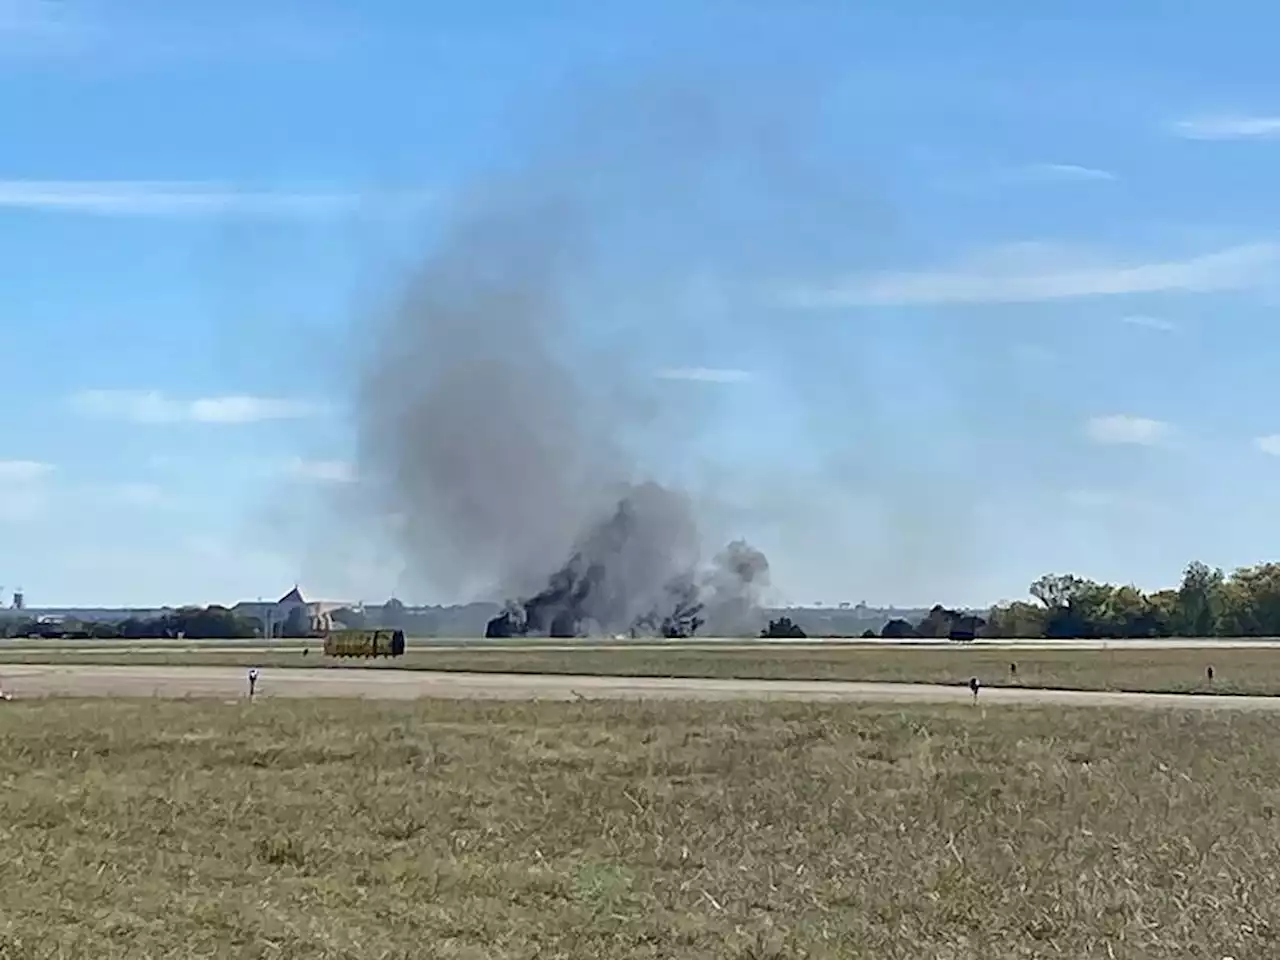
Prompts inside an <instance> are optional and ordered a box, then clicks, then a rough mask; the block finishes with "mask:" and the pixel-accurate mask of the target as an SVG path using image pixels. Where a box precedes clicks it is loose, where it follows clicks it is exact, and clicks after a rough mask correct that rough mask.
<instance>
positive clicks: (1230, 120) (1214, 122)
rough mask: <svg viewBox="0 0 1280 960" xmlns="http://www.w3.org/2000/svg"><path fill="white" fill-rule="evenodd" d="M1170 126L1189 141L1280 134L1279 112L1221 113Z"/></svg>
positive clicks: (1264, 136)
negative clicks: (1274, 113) (1267, 113)
mask: <svg viewBox="0 0 1280 960" xmlns="http://www.w3.org/2000/svg"><path fill="white" fill-rule="evenodd" d="M1169 127H1170V129H1171V130H1172V131H1173V132H1174V133H1175V134H1177V135H1178V136H1180V137H1183V138H1184V139H1187V140H1266V139H1270V138H1272V137H1280V115H1266V116H1256V115H1254V116H1250V115H1247V114H1218V115H1211V116H1200V117H1190V118H1188V119H1185V120H1177V121H1175V122H1174V123H1171V124H1170V125H1169Z"/></svg>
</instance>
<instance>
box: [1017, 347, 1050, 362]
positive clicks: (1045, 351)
mask: <svg viewBox="0 0 1280 960" xmlns="http://www.w3.org/2000/svg"><path fill="white" fill-rule="evenodd" d="M1012 350H1013V357H1014V359H1015V360H1020V361H1022V362H1023V363H1049V362H1051V361H1053V360H1054V359H1055V357H1054V353H1053V351H1052V350H1050V349H1049V348H1048V347H1046V346H1044V345H1043V344H1039V343H1016V344H1014V345H1013V348H1012Z"/></svg>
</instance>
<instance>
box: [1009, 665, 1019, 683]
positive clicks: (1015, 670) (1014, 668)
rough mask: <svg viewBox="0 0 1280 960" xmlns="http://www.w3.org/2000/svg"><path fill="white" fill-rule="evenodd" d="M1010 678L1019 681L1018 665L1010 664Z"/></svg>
mask: <svg viewBox="0 0 1280 960" xmlns="http://www.w3.org/2000/svg"><path fill="white" fill-rule="evenodd" d="M1009 676H1010V677H1012V678H1013V679H1014V680H1017V679H1018V665H1017V664H1016V663H1011V664H1009Z"/></svg>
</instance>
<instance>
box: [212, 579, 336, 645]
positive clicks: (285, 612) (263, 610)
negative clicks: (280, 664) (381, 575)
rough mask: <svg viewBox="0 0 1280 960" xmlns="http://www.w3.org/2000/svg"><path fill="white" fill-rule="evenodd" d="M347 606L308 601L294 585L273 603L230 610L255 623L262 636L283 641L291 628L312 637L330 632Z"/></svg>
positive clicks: (248, 604)
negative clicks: (337, 615) (339, 612)
mask: <svg viewBox="0 0 1280 960" xmlns="http://www.w3.org/2000/svg"><path fill="white" fill-rule="evenodd" d="M345 606H347V604H344V603H331V602H327V601H323V600H307V599H306V598H305V597H303V595H302V591H301V590H300V589H299V588H298V585H297V584H296V583H295V584H294V585H293V589H292V590H290V591H289V592H288V593H286V594H285V595H284V596H283V597H281V598H280V599H279V600H277V601H275V602H274V603H272V602H271V601H263V600H256V601H254V600H242V601H241V602H240V603H237V604H236V605H235V606H234V607H232V608H231V610H232V612H233V613H235V614H236V615H237V616H241V617H244V618H245V619H246V620H253V621H254V622H256V623H257V625H258V629H259V630H260V631H261V633H262V636H264V637H271V638H275V637H283V636H284V635H285V632H286V630H287V629H288V628H289V627H290V626H294V627H301V629H302V630H303V631H305V632H307V633H312V634H317V633H324V632H326V631H328V630H331V629H333V625H334V623H333V612H334V611H335V610H339V609H341V608H342V607H345ZM290 618H292V620H291V619H290ZM299 621H301V622H299Z"/></svg>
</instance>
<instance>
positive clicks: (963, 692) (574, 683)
mask: <svg viewBox="0 0 1280 960" xmlns="http://www.w3.org/2000/svg"><path fill="white" fill-rule="evenodd" d="M258 685H259V694H260V695H261V696H265V697H365V698H370V699H388V700H412V699H417V698H420V697H443V698H452V699H501V700H535V699H541V700H577V699H610V700H619V699H660V700H806V701H828V702H832V701H855V702H856V701H865V702H880V703H902V704H910V703H916V704H924V703H964V702H967V701H968V700H969V699H970V694H969V691H968V690H967V689H965V688H964V687H948V686H937V685H933V684H923V683H922V684H908V683H901V684H898V683H849V682H839V681H824V680H707V679H668V678H657V677H595V676H538V675H531V674H510V673H432V672H428V671H421V670H361V669H350V670H344V669H337V668H332V669H309V670H308V669H264V670H263V671H262V672H261V677H260V679H259V684H258ZM0 687H2V688H3V689H4V690H5V691H6V692H9V693H12V694H13V696H14V697H15V698H16V699H19V700H21V699H23V698H28V697H45V696H74V697H167V698H182V697H217V698H224V699H225V698H234V697H239V696H243V695H244V694H245V691H246V688H247V682H246V676H245V671H244V670H243V669H242V668H239V667H141V666H139V667H128V666H90V665H70V664H69V665H46V664H5V665H0ZM981 701H982V703H984V704H988V705H997V704H1010V705H1013V704H1032V705H1035V704H1040V705H1044V704H1059V705H1063V706H1080V707H1140V708H1147V709H1158V708H1176V709H1227V710H1280V697H1232V696H1213V695H1208V694H1157V693H1112V692H1093V691H1077V690H1029V689H1017V688H988V689H985V690H984V691H983V692H982V694H981Z"/></svg>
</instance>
